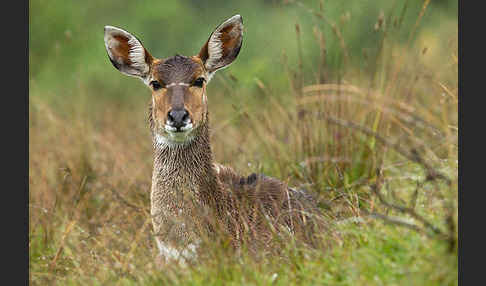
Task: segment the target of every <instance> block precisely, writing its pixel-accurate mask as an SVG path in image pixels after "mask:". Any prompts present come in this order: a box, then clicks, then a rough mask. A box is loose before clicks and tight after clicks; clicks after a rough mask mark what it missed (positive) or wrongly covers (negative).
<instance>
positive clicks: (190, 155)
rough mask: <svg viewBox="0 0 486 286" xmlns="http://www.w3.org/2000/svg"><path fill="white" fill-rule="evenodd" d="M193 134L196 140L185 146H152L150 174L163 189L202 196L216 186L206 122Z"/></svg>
mask: <svg viewBox="0 0 486 286" xmlns="http://www.w3.org/2000/svg"><path fill="white" fill-rule="evenodd" d="M195 131H196V132H197V133H196V134H195V137H194V138H193V139H192V140H191V141H190V142H187V143H184V144H164V145H160V144H154V170H153V172H154V174H153V175H154V178H155V180H156V184H157V185H158V186H161V187H162V189H166V190H167V189H174V188H175V189H181V188H188V189H190V190H191V191H193V192H196V193H197V194H199V195H201V192H203V193H207V192H210V191H211V186H212V185H214V184H215V180H216V175H215V173H214V170H213V168H212V153H211V147H210V145H209V130H208V126H207V122H206V123H204V124H203V125H202V126H199V128H198V130H195ZM162 191H163V190H162Z"/></svg>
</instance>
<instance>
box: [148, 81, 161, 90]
mask: <svg viewBox="0 0 486 286" xmlns="http://www.w3.org/2000/svg"><path fill="white" fill-rule="evenodd" d="M150 85H151V86H152V88H153V89H154V90H159V89H161V88H162V85H161V84H160V83H159V82H158V81H156V80H153V81H151V82H150Z"/></svg>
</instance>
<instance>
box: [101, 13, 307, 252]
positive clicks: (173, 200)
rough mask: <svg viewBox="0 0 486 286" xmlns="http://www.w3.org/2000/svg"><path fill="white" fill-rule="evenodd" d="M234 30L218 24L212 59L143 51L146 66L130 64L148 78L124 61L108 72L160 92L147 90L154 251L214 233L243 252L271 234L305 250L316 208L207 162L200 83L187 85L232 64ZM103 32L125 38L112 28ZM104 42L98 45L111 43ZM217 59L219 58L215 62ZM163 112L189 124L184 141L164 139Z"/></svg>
mask: <svg viewBox="0 0 486 286" xmlns="http://www.w3.org/2000/svg"><path fill="white" fill-rule="evenodd" d="M242 29H243V25H242V20H241V16H239V15H236V16H234V17H232V18H230V19H228V20H227V21H225V22H224V23H223V24H221V25H220V26H219V27H218V28H217V29H216V31H217V32H218V34H217V35H219V39H218V41H217V42H213V44H214V43H217V45H219V48H213V51H215V54H214V55H213V57H211V56H210V55H208V52H210V51H208V42H206V44H205V45H204V46H203V47H202V49H201V51H200V53H199V55H198V56H193V57H185V56H180V55H176V56H174V57H170V58H167V59H154V58H152V57H151V56H150V54H149V53H148V52H146V51H145V62H146V64H147V66H144V63H137V64H139V65H140V64H141V65H142V67H144V69H143V70H149V71H150V72H149V73H148V74H147V73H145V72H144V73H137V71H138V70H137V69H133V68H132V67H131V66H130V65H131V63H130V62H129V61H123V62H121V63H119V65H115V67H116V68H118V69H119V70H121V71H122V72H123V71H127V70H128V71H130V73H128V74H130V75H135V76H139V77H140V78H141V79H142V80H144V81H145V82H146V83H148V84H150V82H151V81H157V82H158V83H159V84H160V89H156V88H153V84H152V85H151V86H152V101H151V103H150V107H149V124H150V130H151V132H152V137H153V145H154V169H153V174H152V190H151V214H152V223H153V227H154V231H155V234H156V237H157V240H158V242H161V243H162V246H161V248H162V249H164V248H166V247H169V248H171V249H174V248H175V249H184V248H186V247H187V246H188V245H190V244H194V243H195V244H197V243H198V241H200V240H201V237H202V236H204V235H206V234H214V233H216V232H218V231H222V234H223V236H227V237H229V238H230V240H231V243H232V245H233V246H234V247H237V248H238V247H239V246H241V245H242V244H245V245H247V246H249V248H250V249H252V250H257V249H259V248H260V247H268V246H270V245H271V241H272V237H273V236H274V235H275V234H284V233H290V234H293V235H295V236H296V237H298V238H302V240H303V241H305V242H312V240H313V230H314V227H315V220H313V216H314V215H315V214H317V208H316V206H315V202H314V200H313V199H312V197H311V196H309V195H307V194H306V193H304V192H302V191H297V190H294V189H292V188H289V187H288V186H287V185H286V184H285V183H283V182H281V181H279V180H277V179H274V178H270V177H266V176H264V175H257V174H252V175H250V176H248V177H243V176H240V175H238V174H237V173H236V172H234V171H233V170H232V169H231V168H229V167H224V166H222V165H219V164H217V163H214V161H213V155H212V152H211V146H210V142H209V121H208V109H207V100H206V82H204V83H203V85H202V86H195V85H194V81H195V80H196V79H197V78H199V77H203V78H205V79H206V81H208V80H209V78H210V76H211V75H212V73H213V72H214V71H216V70H217V69H219V68H222V67H225V66H227V65H229V64H230V63H231V62H233V60H234V59H235V58H236V56H237V55H238V53H239V51H240V48H241V43H242ZM105 31H109V33H113V34H115V35H118V34H124V35H126V32H124V31H121V30H119V29H117V28H116V29H115V28H108V29H106V28H105ZM111 31H113V32H111ZM213 33H214V32H213ZM109 36H110V34H108V36H107V37H105V39H111V38H110V37H109ZM116 37H117V36H114V38H115V40H117V41H119V42H120V44H119V45H118V47H117V48H116V51H115V53H113V57H122V58H124V59H129V55H128V53H129V52H130V51H129V47H128V45H127V44H126V40H127V39H126V38H125V37H119V38H116ZM122 38H123V39H122ZM105 41H106V40H105ZM107 49H108V46H107ZM218 51H221V57H219V56H215V55H218ZM109 55H110V54H109ZM147 57H149V58H148V59H149V61H147ZM208 58H211V63H209V64H208V62H207V60H208ZM110 60H111V61H112V62H113V60H114V59H112V58H110ZM124 65H127V66H124ZM208 65H209V67H208ZM141 70H142V69H141ZM171 109H172V110H173V109H178V110H182V109H185V110H187V111H188V114H189V118H190V119H191V124H192V129H190V130H189V131H187V132H188V133H187V135H184V134H186V133H182V134H183V135H182V137H177V138H179V139H177V140H175V139H174V138H175V137H171V136H176V135H174V132H173V131H171V130H170V129H166V127H165V124H166V122H167V117H168V113H169V111H170V110H171ZM188 124H189V123H188ZM188 128H190V127H188ZM167 130H168V131H167ZM179 134H180V133H179ZM180 138H182V139H180Z"/></svg>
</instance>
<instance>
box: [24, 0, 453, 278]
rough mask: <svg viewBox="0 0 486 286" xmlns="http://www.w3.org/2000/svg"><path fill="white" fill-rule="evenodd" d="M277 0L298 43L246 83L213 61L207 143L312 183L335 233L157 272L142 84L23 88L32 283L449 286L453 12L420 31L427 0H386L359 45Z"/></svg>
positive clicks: (313, 10) (299, 5)
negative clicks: (54, 92) (55, 94)
mask: <svg viewBox="0 0 486 286" xmlns="http://www.w3.org/2000/svg"><path fill="white" fill-rule="evenodd" d="M285 3H286V4H285V5H283V7H281V8H279V9H294V10H295V11H296V12H295V13H297V14H298V13H303V14H304V15H306V17H309V18H308V19H307V21H306V23H307V24H302V23H301V22H299V21H296V22H295V23H294V26H293V28H294V29H293V30H289V31H287V33H292V35H291V36H289V35H288V38H292V39H294V40H293V41H292V42H288V43H287V44H288V46H289V47H290V46H292V47H296V50H293V49H288V48H287V47H286V46H283V47H282V50H281V51H278V52H279V60H280V63H278V69H279V70H280V71H281V74H282V76H283V77H284V78H286V80H285V81H281V80H280V79H278V80H275V81H271V80H269V79H268V77H262V76H259V75H258V74H255V75H254V80H253V82H252V83H251V85H248V83H242V82H241V81H238V80H237V79H236V78H234V76H233V74H232V73H231V72H230V71H226V70H225V71H222V72H219V74H218V75H216V76H215V78H214V79H213V81H214V82H212V85H210V86H209V90H208V96H209V108H210V124H211V127H212V133H211V141H212V149H213V152H214V156H215V158H216V160H217V161H218V162H220V163H223V164H228V165H231V166H232V167H233V168H235V169H236V170H238V171H239V172H240V173H241V174H249V173H250V172H261V173H265V174H266V175H269V176H272V177H276V178H279V179H281V180H283V181H286V182H288V183H289V184H290V185H293V186H296V187H299V188H302V189H306V190H308V191H310V192H312V193H314V194H316V195H317V197H318V199H319V202H320V204H319V206H320V207H321V209H322V210H323V212H324V214H325V217H326V218H327V219H328V220H330V221H332V223H333V226H334V228H335V229H336V231H337V232H338V233H339V237H338V238H337V237H329V236H327V237H326V236H324V237H323V238H322V239H323V240H332V241H335V244H334V246H333V247H332V248H331V249H330V250H328V251H322V250H321V249H308V248H305V247H301V246H298V245H295V244H294V243H293V242H292V241H289V242H285V243H284V244H283V245H282V253H283V255H281V256H278V257H277V256H268V257H264V258H263V259H260V260H256V259H254V257H252V256H250V255H248V254H246V253H245V252H244V251H243V252H241V255H234V254H233V251H232V249H231V248H230V247H226V246H224V245H223V246H222V245H221V244H219V243H216V242H214V243H212V244H211V243H207V245H206V246H205V251H204V253H203V254H204V255H202V256H201V259H200V260H199V261H198V262H197V263H194V264H189V265H187V266H186V267H181V266H178V265H165V266H164V268H163V269H159V268H158V267H157V265H156V263H155V260H154V257H155V256H156V254H157V251H156V246H155V245H154V240H153V235H152V226H151V222H150V215H149V213H150V212H149V197H150V196H149V193H150V184H151V170H152V145H151V141H150V134H149V130H148V123H147V122H146V112H147V107H148V101H149V99H150V98H149V95H148V93H149V92H148V91H145V92H146V93H147V95H146V96H145V97H142V96H141V95H139V96H138V98H137V100H125V101H117V100H116V99H113V98H107V97H96V96H95V95H96V94H95V95H93V93H96V89H93V88H92V87H90V86H89V84H88V83H87V82H84V81H82V80H79V81H77V82H76V85H75V86H70V88H74V89H75V90H76V91H75V93H76V94H77V95H79V96H71V97H69V100H68V101H65V102H64V103H59V101H54V102H53V101H51V100H49V99H48V98H49V97H48V96H46V97H45V98H44V97H42V96H31V97H30V101H29V187H30V190H29V262H30V263H29V265H30V272H29V276H30V277H29V278H30V279H29V281H30V284H33V285H45V284H61V285H65V284H67V285H71V284H72V285H80V284H82V285H85V284H88V285H106V284H116V285H134V284H142V285H160V284H162V285H165V284H188V285H189V284H190V285H208V284H210V285H213V284H214V285H229V284H230V285H231V284H238V285H240V284H243V285H288V284H306V285H315V284H331V285H397V284H400V285H402V284H407V285H457V191H458V185H457V168H458V166H457V153H458V151H457V144H458V139H457V135H458V129H457V126H458V124H457V121H458V118H457V104H458V80H457V64H458V62H457V19H455V21H450V22H443V23H442V25H443V27H441V29H438V28H437V29H431V28H429V29H421V27H422V25H423V23H422V22H423V21H424V17H425V16H424V15H427V13H434V10H431V9H432V8H431V5H432V4H431V3H430V1H424V2H423V4H421V5H416V4H412V3H411V2H407V1H406V2H400V1H392V5H391V8H390V9H387V10H386V14H385V13H383V12H382V13H377V14H378V17H377V18H376V19H373V21H371V20H369V21H368V22H369V23H370V26H364V27H362V29H363V30H366V31H368V30H373V33H374V34H373V37H374V39H376V41H375V46H374V47H373V48H367V49H362V50H361V51H360V52H355V50H356V49H358V50H359V47H357V46H355V45H351V44H350V41H348V39H347V38H346V35H349V34H348V33H346V31H347V30H346V29H347V27H348V26H349V25H354V22H353V16H354V14H351V15H350V14H347V13H344V14H343V15H340V16H339V17H332V16H329V15H328V11H327V10H326V5H325V4H326V2H325V1H320V2H316V3H317V5H310V4H308V3H304V2H298V1H285ZM435 9H437V8H435ZM410 11H413V12H414V19H415V20H414V21H410V20H408V22H410V23H409V24H407V23H406V21H404V20H403V19H404V16H403V15H405V14H407V13H410ZM356 13H358V12H356ZM309 19H311V22H312V23H313V24H311V25H308V23H309ZM427 27H430V26H427ZM246 33H247V34H249V33H252V31H251V30H247V31H246ZM404 33H405V34H406V41H403V36H401V35H403V34H404ZM304 34H305V35H307V36H309V35H310V37H311V38H312V39H313V40H312V42H309V41H308V38H306V39H307V40H306V39H304V36H303V35H304ZM354 43H355V42H354ZM307 49H315V51H316V52H315V53H311V54H310V53H306V52H305V51H306V50H307ZM331 54H332V56H331ZM33 57H34V58H35V56H33ZM105 60H106V64H107V65H109V62H108V60H107V59H105ZM238 64H239V61H238V60H237V61H236V62H235V63H234V66H237V65H238ZM229 70H231V68H230V69H229ZM120 77H122V76H121V75H120ZM36 78H37V79H38V77H36ZM120 80H122V79H120ZM123 80H125V81H130V79H129V78H123ZM38 84H39V83H38V82H37V81H36V80H35V79H34V80H31V82H30V88H31V90H33V89H35V87H36V85H38ZM105 88H106V89H107V88H108V87H105ZM113 88H114V89H117V88H116V87H113ZM63 90H68V87H65V89H63ZM132 90H133V91H135V90H138V91H139V93H140V94H143V92H144V91H143V87H142V85H141V84H139V83H137V84H134V85H133V87H130V88H129V90H128V91H127V92H131V91H132ZM117 92H119V93H123V92H124V90H123V89H120V90H117Z"/></svg>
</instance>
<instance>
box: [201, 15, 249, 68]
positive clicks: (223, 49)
mask: <svg viewBox="0 0 486 286" xmlns="http://www.w3.org/2000/svg"><path fill="white" fill-rule="evenodd" d="M242 43H243V18H242V17H241V16H240V15H235V16H233V17H231V18H229V19H227V20H226V21H224V22H223V23H222V24H221V25H219V26H218V27H217V28H216V29H215V30H214V31H213V32H212V33H211V35H210V36H209V39H208V41H207V42H206V43H205V44H204V46H203V47H202V48H201V50H200V51H199V58H200V59H201V60H202V62H203V63H204V66H205V68H206V70H207V71H209V72H214V71H216V70H218V69H220V68H223V67H226V66H228V65H229V64H231V63H232V62H233V61H234V60H235V59H236V57H237V56H238V54H239V52H240V49H241V44H242Z"/></svg>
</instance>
